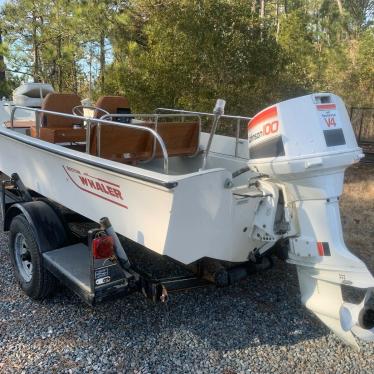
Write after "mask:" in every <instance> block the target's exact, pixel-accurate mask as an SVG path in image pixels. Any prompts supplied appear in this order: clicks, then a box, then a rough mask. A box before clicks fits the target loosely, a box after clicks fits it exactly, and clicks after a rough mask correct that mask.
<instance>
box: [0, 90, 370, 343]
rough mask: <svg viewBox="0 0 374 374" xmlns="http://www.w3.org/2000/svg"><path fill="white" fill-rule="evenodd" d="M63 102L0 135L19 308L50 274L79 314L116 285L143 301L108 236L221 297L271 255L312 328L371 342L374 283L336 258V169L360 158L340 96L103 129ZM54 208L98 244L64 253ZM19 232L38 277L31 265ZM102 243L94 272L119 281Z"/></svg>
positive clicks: (144, 117) (356, 265) (51, 99)
mask: <svg viewBox="0 0 374 374" xmlns="http://www.w3.org/2000/svg"><path fill="white" fill-rule="evenodd" d="M53 95H57V96H53ZM73 96H74V95H71V96H69V97H68V96H66V97H64V98H63V97H58V94H51V95H49V96H47V97H46V98H45V101H44V103H43V106H42V109H32V108H27V107H17V106H16V107H14V108H13V112H12V117H11V119H10V121H11V123H12V121H13V117H14V111H18V110H26V111H27V110H29V111H31V112H37V113H39V114H40V116H41V118H42V120H41V124H42V126H40V125H39V124H38V123H36V124H35V128H31V130H30V132H29V133H30V135H27V134H24V133H20V132H17V131H14V130H15V129H14V128H12V126H10V128H6V126H3V127H0V170H1V171H2V172H4V173H5V174H7V175H13V178H12V179H11V180H10V181H9V182H8V187H7V189H6V184H5V185H4V188H3V196H4V197H3V211H4V215H5V220H4V222H5V223H4V225H5V227H4V229H5V230H10V231H11V253H13V255H12V256H13V258H14V261H13V262H14V267H15V272H16V275H17V277H18V279H19V281H20V283H21V287H22V288H23V289H24V290H25V291H26V293H27V294H28V295H30V296H31V297H34V298H41V297H45V295H46V294H47V293H48V291H49V288H48V287H47V286H45V287H44V288H43V287H42V286H41V285H40V284H34V283H35V282H36V281H35V277H36V276H35V273H36V272H37V271H38V272H39V273H40V274H42V275H40V274H39V273H38V274H39V275H38V276H44V277H46V278H48V277H50V274H49V273H52V274H53V275H54V276H55V277H57V278H59V279H60V280H62V281H63V282H64V283H65V284H67V285H68V286H69V287H70V288H71V289H73V290H74V291H75V292H76V293H77V294H79V295H80V296H82V297H83V298H84V299H85V300H86V301H89V302H92V301H93V300H95V299H96V300H100V299H101V298H104V296H103V294H104V293H108V294H112V293H113V292H114V290H117V288H118V287H119V284H120V281H123V279H125V281H126V282H125V283H126V287H130V286H129V285H130V284H131V281H130V280H132V281H133V282H135V283H137V284H138V285H139V284H140V283H141V288H142V290H143V292H145V293H148V291H149V287H150V286H149V284H152V285H153V286H154V283H152V282H150V283H149V282H148V283H147V282H146V281H144V278H142V276H140V275H139V274H138V273H136V274H135V272H133V271H132V270H131V266H130V265H128V259H127V255H126V253H125V251H124V250H123V248H122V246H121V244H120V242H119V241H118V236H117V234H118V235H120V237H124V238H128V239H130V240H132V241H134V242H136V243H138V244H140V245H142V246H144V247H146V248H148V249H150V250H152V251H154V252H155V253H157V254H160V255H165V256H168V257H170V258H171V259H173V260H175V261H177V262H179V263H181V264H184V265H189V267H190V269H191V268H194V266H195V268H199V269H200V270H201V268H203V267H204V266H203V265H204V263H209V266H207V269H204V268H203V269H202V271H200V273H199V274H202V273H204V272H205V273H209V277H210V278H209V279H214V280H215V281H216V282H217V283H222V284H227V283H229V282H230V280H233V279H234V278H235V277H240V274H245V275H247V270H248V269H249V267H251V266H252V265H253V264H255V263H260V262H261V261H263V260H264V261H265V260H266V259H268V258H269V256H270V255H271V254H278V255H280V256H283V257H287V261H288V262H290V263H292V264H295V265H296V267H297V271H298V276H299V282H300V289H301V296H302V302H303V303H304V304H305V305H306V307H307V308H309V309H310V310H311V311H312V312H314V313H315V314H316V315H317V316H318V317H319V318H320V319H321V321H322V322H324V323H325V324H326V325H327V326H328V327H329V328H330V329H331V330H333V331H334V332H335V333H336V334H337V335H338V336H339V337H341V338H342V339H343V340H344V341H345V342H347V343H348V344H351V345H355V346H357V343H356V340H355V337H356V338H359V339H363V340H367V341H369V340H374V318H373V315H374V310H373V309H372V307H370V303H371V298H372V290H373V287H374V278H373V276H372V275H371V274H370V272H369V271H368V269H367V267H366V266H365V264H364V263H363V262H362V261H361V260H359V259H358V258H357V257H356V256H354V255H353V254H352V253H351V252H350V251H349V250H348V249H347V248H346V246H345V244H344V241H343V236H342V228H341V223H340V216H339V203H338V200H339V196H340V195H341V193H342V187H343V176H344V170H345V168H346V167H348V166H349V165H351V164H353V163H355V162H358V161H359V160H360V158H361V157H362V151H361V149H360V148H358V146H357V143H356V140H355V136H354V133H353V130H352V127H351V124H350V121H349V117H348V115H347V112H346V109H345V106H344V103H343V102H342V100H341V99H340V98H339V97H337V96H335V95H333V94H326V93H323V94H313V95H307V96H303V97H299V98H296V99H292V100H288V101H284V102H281V103H278V104H276V105H273V106H271V107H269V108H267V109H265V110H263V111H262V112H260V113H259V114H257V115H256V116H255V117H253V118H249V117H242V116H227V115H226V116H225V115H224V114H223V109H224V102H223V101H218V102H217V105H216V108H215V109H214V112H213V114H212V115H211V114H209V113H200V112H187V111H181V110H171V109H159V110H158V111H157V113H156V114H131V113H130V111H129V108H127V106H128V105H127V106H126V102H125V101H122V102H121V103H120V104H118V105H117V108H116V109H117V110H116V111H115V112H113V110H111V111H110V112H109V114H104V116H102V114H103V113H100V115H98V109H95V113H96V117H97V118H95V119H93V118H92V117H81V116H77V115H74V114H72V113H71V107H72V106H75V105H74V103H75V102H76V101H77V98H76V97H73ZM60 102H64V103H65V104H66V103H67V102H70V113H69V110H67V108H66V105H65V108H63V110H58V108H56V107H53V105H57V104H55V103H60ZM119 102H120V101H119ZM46 103H47V104H48V103H49V104H50V105H52V104H53V105H52V109H54V110H51V107H49V106H48V105H47V104H46ZM57 107H58V105H57ZM73 109H74V108H73ZM101 109H102V110H103V111H104V113H106V112H107V111H106V110H105V108H103V107H102V108H101ZM205 116H209V117H210V118H212V119H213V125H212V130H211V132H210V133H206V132H203V131H201V120H202V118H203V117H205ZM99 117H101V118H100V119H99ZM108 117H109V118H110V120H109V119H108ZM105 118H107V119H105ZM124 119H126V120H125V121H124ZM220 119H221V120H222V119H227V120H234V121H236V123H237V126H238V128H237V133H236V134H237V135H236V137H228V136H222V135H217V134H216V128H217V125H218V123H219V120H220ZM170 120H173V122H170ZM248 122H249V123H248ZM83 123H84V124H85V126H86V128H84V126H83ZM247 123H248V140H247V139H241V138H240V137H239V130H240V128H239V126H240V125H241V124H244V125H245V126H246V127H247ZM8 127H9V126H8ZM14 173H16V174H14ZM41 197H42V198H43V199H45V200H43V201H41V200H40V198H41ZM45 201H47V202H49V204H47V203H46V202H45ZM57 204H58V206H63V207H64V208H65V209H68V210H69V211H72V212H74V213H78V214H79V215H81V216H83V217H85V218H87V219H89V220H91V221H93V222H97V223H99V222H101V224H102V227H101V229H98V230H99V231H100V230H101V231H100V235H99V234H97V232H95V233H96V234H95V235H96V236H95V235H94V236H93V237H92V235H93V234H92V233H91V234H90V235H91V237H90V238H91V239H90V240H89V242H88V243H87V242H85V241H83V240H82V241H81V242H78V243H74V244H71V243H70V241H69V240H67V239H66V238H67V237H69V236H70V234H71V233H68V232H66V229H65V228H64V225H63V224H62V223H61V222H60V218H59V217H58V216H56V213H54V210H51V206H55V205H57ZM54 209H55V208H54ZM20 216H23V217H25V218H24V221H23V222H24V223H22V222H17V220H18V221H22V220H21V219H20V218H19V217H20ZM17 217H18V218H17ZM103 217H108V218H109V219H110V223H108V220H103V219H102V218H103ZM15 220H16V223H14V221H15ZM26 221H27V224H28V225H30V227H31V230H32V232H33V235H34V237H35V238H34V239H35V242H36V243H37V247H38V253H39V252H40V256H41V258H43V261H44V263H45V269H42V270H41V269H40V264H39V263H38V262H37V261H36V260H35V259H34V258H33V256H37V255H36V254H33V252H32V249H30V246H31V245H30V243H28V241H29V242H30V240H31V239H29V238H28V237H27V235H26V234H25V229H22V225H26V223H25V222H26ZM113 228H114V230H115V232H114V231H113ZM116 233H117V234H116ZM107 237H109V238H111V239H112V240H113V243H114V244H113V248H114V251H115V255H113V254H112V255H111V256H107V258H106V260H108V259H109V258H110V259H111V261H110V266H112V267H113V269H114V267H115V265H116V266H117V268H118V267H119V268H122V270H123V271H124V272H125V273H124V274H125V275H123V276H122V278H121V276H119V275H118V274H119V273H118V271H117V273H115V272H114V273H111V271H112V270H108V269H107V268H106V267H108V266H109V265H105V266H106V267H105V266H104V265H103V263H102V262H100V261H103V258H105V256H101V255H100V256H97V255H96V254H95V253H97V252H95V251H99V249H100V248H107V246H109V247H110V243H109V244H108V241H106V242H105V241H103V240H104V239H102V238H107ZM12 238H13V239H12ZM105 240H107V239H105ZM101 241H103V242H101ZM109 242H110V241H109ZM25 248H26V249H25ZM98 248H99V249H98ZM91 252H93V253H94V255H93V258H94V260H93V261H91V260H89V261H88V260H87V261H88V262H87V261H86V260H84V259H88V258H91V257H87V256H86V253H91ZM109 252H110V251H109ZM80 253H84V256H83V255H82V256H83V257H84V259H82V258H83V257H82V256H81V255H80ZM110 253H112V252H110ZM85 256H86V257H85ZM90 256H91V255H90ZM106 260H104V263H106V262H105V261H106ZM80 261H82V262H80ZM85 261H86V262H85ZM95 261H96V262H97V261H99V263H96V262H95ZM78 263H79V264H80V265H79V266H78V267H77V264H78ZM106 264H107V263H106ZM228 265H229V266H228ZM37 266H39V267H38V268H37ZM85 267H86V268H87V269H85ZM73 268H74V269H75V270H73ZM77 268H78V270H77ZM212 268H213V270H212ZM84 269H85V270H84ZM105 269H106V270H105ZM110 269H112V268H110ZM117 270H118V269H117ZM85 271H86V273H85V275H84V276H83V275H82V272H85ZM113 271H114V270H113ZM126 272H127V273H126ZM129 273H131V274H130V275H129ZM121 274H122V273H121ZM126 274H127V275H126ZM238 274H239V275H238ZM33 277H34V278H33ZM48 279H49V278H48ZM134 279H135V281H134ZM139 279H142V281H139ZM33 282H34V283H33ZM139 282H140V283H139ZM121 284H122V283H121ZM144 284H147V286H144ZM104 286H105V287H104ZM122 286H123V284H122ZM153 286H152V287H153ZM159 286H160V287H159ZM342 286H349V287H351V288H356V289H361V290H365V299H364V300H363V301H362V303H361V304H354V303H351V302H348V301H346V300H343V296H342V291H341V288H342ZM116 287H117V288H116ZM152 287H151V288H152ZM157 287H159V288H157ZM157 287H156V288H157V289H158V290H159V292H160V295H158V294H157V292H158V291H157V292H156V293H152V295H153V296H154V295H158V296H157V297H161V298H165V297H166V291H167V287H165V285H164V284H161V283H160V284H158V285H157ZM104 288H105V290H104ZM135 288H136V287H135ZM147 290H148V291H147Z"/></svg>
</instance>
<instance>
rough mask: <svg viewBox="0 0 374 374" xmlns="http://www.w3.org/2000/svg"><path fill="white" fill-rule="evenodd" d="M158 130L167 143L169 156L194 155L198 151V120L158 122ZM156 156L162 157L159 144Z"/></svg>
mask: <svg viewBox="0 0 374 374" xmlns="http://www.w3.org/2000/svg"><path fill="white" fill-rule="evenodd" d="M157 132H158V134H159V135H160V136H161V138H162V139H163V141H164V143H165V145H166V149H167V151H168V155H169V157H172V156H193V155H195V154H196V152H197V151H198V148H199V136H200V134H199V132H200V126H199V123H198V122H161V123H158V124H157ZM156 157H158V158H159V157H162V152H161V147H160V145H159V144H158V145H157V148H156Z"/></svg>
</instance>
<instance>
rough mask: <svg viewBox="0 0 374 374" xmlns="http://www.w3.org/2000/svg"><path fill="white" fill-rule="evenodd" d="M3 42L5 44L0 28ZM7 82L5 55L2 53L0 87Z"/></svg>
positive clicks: (0, 59) (1, 42)
mask: <svg viewBox="0 0 374 374" xmlns="http://www.w3.org/2000/svg"><path fill="white" fill-rule="evenodd" d="M2 44H3V36H2V32H1V30H0V45H2ZM5 83H6V77H5V63H4V56H3V55H0V87H4V85H5Z"/></svg>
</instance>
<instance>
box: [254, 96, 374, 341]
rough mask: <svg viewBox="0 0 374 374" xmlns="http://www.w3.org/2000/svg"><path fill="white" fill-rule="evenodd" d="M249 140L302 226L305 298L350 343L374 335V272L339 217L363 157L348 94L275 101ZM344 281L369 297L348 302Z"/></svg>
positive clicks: (296, 241)
mask: <svg viewBox="0 0 374 374" xmlns="http://www.w3.org/2000/svg"><path fill="white" fill-rule="evenodd" d="M248 140H249V154H250V160H249V167H250V168H251V169H253V170H256V171H257V172H259V173H261V174H263V175H266V176H268V177H269V179H270V180H272V181H273V182H274V183H275V184H277V185H278V187H279V189H280V190H281V191H282V192H283V196H284V206H285V213H286V215H287V216H288V218H289V221H290V222H291V223H292V225H293V226H294V227H296V235H295V236H292V237H290V238H289V243H290V249H289V253H288V262H290V263H292V264H295V265H296V266H297V272H298V277H299V284H300V289H301V298H302V302H303V303H304V304H305V305H306V307H307V308H308V309H310V310H311V311H313V312H314V313H315V314H316V315H317V316H318V317H319V318H320V319H321V320H322V321H323V322H324V323H325V324H326V325H327V326H328V327H329V328H330V329H331V330H333V331H334V332H335V333H336V334H337V335H338V336H340V337H341V338H342V339H343V340H344V341H345V342H347V343H348V344H351V345H355V346H357V343H356V340H355V338H354V335H355V336H356V337H358V338H360V339H363V340H366V341H372V340H374V318H373V316H374V309H373V306H370V298H371V294H372V290H373V289H374V278H373V276H372V275H371V273H370V272H369V270H368V269H367V267H366V266H365V264H364V263H363V262H362V261H361V260H359V259H358V258H357V257H356V256H354V255H353V254H352V253H351V252H350V251H349V250H348V248H347V247H346V245H345V243H344V239H343V233H342V227H341V221H340V212H339V197H340V195H341V194H342V189H343V180H344V171H345V169H346V168H347V167H348V166H350V165H352V164H354V163H356V162H358V161H359V160H360V158H362V157H363V154H362V150H361V149H360V148H359V147H358V146H357V142H356V138H355V135H354V132H353V129H352V126H351V123H350V120H349V117H348V113H347V110H346V108H345V105H344V103H343V101H342V100H341V99H340V98H339V97H338V96H336V95H333V94H329V93H319V94H313V95H308V96H303V97H299V98H296V99H292V100H287V101H284V102H281V103H279V104H276V105H274V106H271V107H269V108H267V109H265V110H263V111H261V112H260V113H258V114H257V115H256V116H255V117H254V118H253V119H252V120H251V121H250V122H249V124H248ZM342 285H346V286H350V287H356V288H359V289H365V290H366V296H365V297H364V300H363V301H362V303H361V304H352V303H347V302H344V301H343V297H342V289H341V287H342ZM352 333H353V334H354V335H353V334H352Z"/></svg>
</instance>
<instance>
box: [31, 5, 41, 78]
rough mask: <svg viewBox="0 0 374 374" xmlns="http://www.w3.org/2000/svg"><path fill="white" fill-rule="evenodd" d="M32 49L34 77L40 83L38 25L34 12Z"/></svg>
mask: <svg viewBox="0 0 374 374" xmlns="http://www.w3.org/2000/svg"><path fill="white" fill-rule="evenodd" d="M32 23H33V27H32V48H33V52H34V68H33V77H34V82H39V79H40V67H39V43H38V39H37V38H38V35H37V25H36V15H35V13H34V12H33V15H32Z"/></svg>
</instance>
